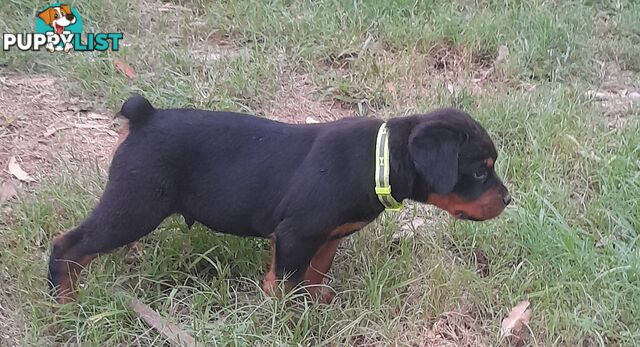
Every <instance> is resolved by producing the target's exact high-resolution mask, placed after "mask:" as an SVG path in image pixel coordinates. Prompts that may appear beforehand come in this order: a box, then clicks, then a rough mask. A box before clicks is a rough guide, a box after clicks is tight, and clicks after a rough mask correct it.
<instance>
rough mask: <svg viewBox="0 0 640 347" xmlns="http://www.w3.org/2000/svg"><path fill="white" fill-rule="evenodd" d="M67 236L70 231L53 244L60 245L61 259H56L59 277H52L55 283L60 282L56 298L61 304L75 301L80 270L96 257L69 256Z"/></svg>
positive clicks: (57, 237) (59, 236)
mask: <svg viewBox="0 0 640 347" xmlns="http://www.w3.org/2000/svg"><path fill="white" fill-rule="evenodd" d="M67 236H68V233H64V234H62V235H58V236H56V237H55V238H54V239H53V245H54V247H58V249H59V253H60V255H59V256H60V257H59V259H56V262H57V264H56V266H58V267H59V269H58V271H57V273H58V278H52V280H53V282H54V283H58V287H57V288H56V294H57V298H56V300H57V301H58V303H60V304H67V303H70V302H72V301H73V296H74V293H75V287H76V284H77V283H78V277H79V275H80V272H82V270H84V269H85V268H86V267H87V266H88V265H89V263H91V261H92V260H93V258H94V256H93V255H86V256H83V257H81V258H78V259H74V258H73V257H68V256H67V255H66V254H65V253H66V251H67V249H66V248H67V247H68V245H67V242H66V237H67ZM60 276H61V277H60Z"/></svg>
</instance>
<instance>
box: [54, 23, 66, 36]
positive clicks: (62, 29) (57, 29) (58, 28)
mask: <svg viewBox="0 0 640 347" xmlns="http://www.w3.org/2000/svg"><path fill="white" fill-rule="evenodd" d="M53 28H54V29H55V31H56V34H58V35H61V34H62V32H63V31H64V27H63V26H62V25H58V24H57V23H53Z"/></svg>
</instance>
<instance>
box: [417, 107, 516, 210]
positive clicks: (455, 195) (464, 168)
mask: <svg viewBox="0 0 640 347" xmlns="http://www.w3.org/2000/svg"><path fill="white" fill-rule="evenodd" d="M409 154H410V156H411V160H412V161H413V165H414V167H415V169H416V171H417V172H418V176H419V177H420V178H421V179H422V180H423V181H424V184H425V185H426V186H427V188H428V192H429V194H428V196H427V197H426V201H427V203H430V204H433V205H435V206H437V207H439V208H441V209H443V210H445V211H447V212H449V213H450V214H451V215H452V216H454V217H456V218H459V219H469V220H474V221H481V220H486V219H490V218H493V217H496V216H497V215H499V214H500V213H501V212H502V210H503V209H504V208H505V207H506V206H507V205H508V204H509V202H510V201H511V197H510V195H509V192H508V191H507V188H506V187H505V186H504V184H503V183H502V181H501V180H500V178H499V177H498V175H497V174H496V172H495V170H494V164H495V162H496V159H497V157H498V155H497V152H496V149H495V146H494V145H493V141H491V138H490V137H489V135H488V134H487V132H486V131H485V130H484V129H483V128H482V127H481V126H480V124H478V122H476V121H475V120H473V119H472V118H471V117H470V116H469V115H468V114H466V113H464V112H461V111H458V110H455V109H441V110H437V111H435V112H432V113H429V114H427V115H425V116H424V117H423V118H422V119H421V120H420V122H418V124H417V125H416V126H415V127H414V128H413V129H412V131H411V135H410V137H409Z"/></svg>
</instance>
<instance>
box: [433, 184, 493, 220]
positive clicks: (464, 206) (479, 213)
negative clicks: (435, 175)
mask: <svg viewBox="0 0 640 347" xmlns="http://www.w3.org/2000/svg"><path fill="white" fill-rule="evenodd" d="M427 203H429V204H432V205H435V206H437V207H439V208H441V209H443V210H445V211H447V212H449V214H451V215H452V216H454V217H457V215H458V214H459V213H464V214H465V215H467V216H469V217H472V218H474V219H477V220H487V219H491V218H494V217H496V216H498V215H499V214H500V213H501V212H502V210H504V207H505V206H504V203H503V201H502V194H501V193H500V191H499V190H498V189H490V190H487V191H486V192H484V193H483V194H482V195H480V196H479V197H478V198H477V199H475V200H473V201H465V200H464V199H463V198H462V197H460V196H459V195H457V194H455V193H449V194H445V195H439V194H435V193H433V194H431V195H429V198H428V199H427Z"/></svg>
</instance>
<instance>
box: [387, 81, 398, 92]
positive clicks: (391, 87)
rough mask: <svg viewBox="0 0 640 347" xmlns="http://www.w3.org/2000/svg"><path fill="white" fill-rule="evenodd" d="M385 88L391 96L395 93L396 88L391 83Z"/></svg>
mask: <svg viewBox="0 0 640 347" xmlns="http://www.w3.org/2000/svg"><path fill="white" fill-rule="evenodd" d="M386 87H387V90H388V91H389V93H392V94H393V93H395V92H396V86H395V85H394V84H393V83H391V82H389V83H387V84H386Z"/></svg>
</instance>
